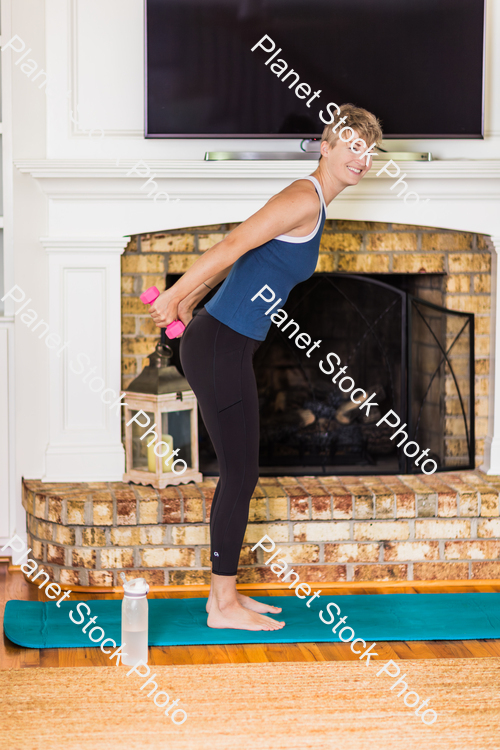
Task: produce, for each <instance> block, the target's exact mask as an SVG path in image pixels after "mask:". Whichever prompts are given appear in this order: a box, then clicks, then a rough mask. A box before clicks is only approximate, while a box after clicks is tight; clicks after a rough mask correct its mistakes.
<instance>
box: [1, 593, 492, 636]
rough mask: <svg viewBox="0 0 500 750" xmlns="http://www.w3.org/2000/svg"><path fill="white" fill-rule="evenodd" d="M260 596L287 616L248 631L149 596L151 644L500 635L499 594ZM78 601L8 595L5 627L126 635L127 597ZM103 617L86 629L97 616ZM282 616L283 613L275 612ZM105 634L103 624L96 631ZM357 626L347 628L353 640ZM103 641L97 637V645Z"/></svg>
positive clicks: (197, 604)
mask: <svg viewBox="0 0 500 750" xmlns="http://www.w3.org/2000/svg"><path fill="white" fill-rule="evenodd" d="M257 598H258V600H259V601H262V602H266V603H267V604H274V605H276V606H279V607H282V608H283V612H282V614H281V615H279V616H278V617H277V619H283V620H285V622H286V625H285V627H284V628H283V629H282V630H277V631H275V632H262V631H259V632H249V631H242V630H229V629H228V630H213V629H211V628H208V627H207V624H206V620H207V616H206V612H205V604H206V601H207V600H206V598H197V599H150V600H149V645H150V646H191V645H197V644H204V645H210V644H226V643H305V642H315V641H316V642H320V643H324V642H327V643H332V642H339V641H340V638H339V635H338V634H339V631H341V630H342V628H344V627H351V628H352V629H353V630H354V633H355V637H356V638H363V640H365V641H366V642H370V643H371V642H372V641H441V640H470V639H477V638H500V593H498V594H496V593H484V594H483V593H470V594H380V595H370V596H368V595H364V596H320V597H318V598H316V599H314V600H313V601H312V602H311V606H310V607H309V608H308V607H307V606H306V601H307V600H306V599H303V600H301V599H298V598H297V597H295V596H293V597H288V596H287V597H283V596H279V597H278V596H275V597H273V596H262V597H257ZM330 602H336V603H337V605H338V606H339V607H340V610H341V613H340V617H344V616H346V615H347V620H346V621H345V623H344V624H342V625H339V627H338V629H337V631H336V632H335V633H333V632H332V627H334V625H335V623H336V622H337V621H338V619H339V616H337V614H336V612H337V610H336V607H334V606H333V605H332V606H331V607H330V608H329V611H330V612H331V613H332V614H333V615H335V619H334V620H332V624H330V625H326V624H325V623H323V622H322V621H321V619H320V617H319V613H320V610H322V611H323V617H324V619H326V620H327V621H329V620H331V617H330V615H329V613H328V610H327V605H328V604H329V603H330ZM77 604H78V600H75V601H68V600H66V601H64V602H61V605H60V607H57V606H56V602H26V601H17V600H12V601H9V602H7V605H6V608H5V615H4V632H5V635H6V636H7V637H8V638H9V640H11V641H12V642H13V643H17V644H18V645H19V646H24V647H26V648H68V647H73V648H76V647H82V646H87V647H88V646H92V645H93V644H92V642H91V641H90V640H89V637H88V632H89V631H90V630H91V629H92V628H93V627H97V626H100V627H101V628H102V629H103V630H104V632H105V634H106V638H112V639H113V640H114V641H115V642H116V644H117V645H120V642H121V625H120V623H121V601H117V600H97V599H96V600H88V601H87V604H88V606H89V607H90V610H91V613H90V614H87V610H86V608H85V607H83V608H81V610H80V611H81V613H82V614H83V615H84V620H83V621H82V623H81V624H80V625H76V624H74V623H73V622H72V621H71V620H70V618H69V613H70V611H71V610H72V611H73V617H74V618H75V619H76V620H79V619H81V618H80V615H79V613H78V612H77V610H76V606H77ZM94 615H97V620H96V621H95V623H94V624H93V625H90V626H89V627H88V628H87V632H86V633H83V632H82V627H84V625H85V623H86V622H87V621H88V619H89V618H90V617H93V616H94ZM275 617H276V616H275ZM98 635H100V632H98V631H96V633H95V634H94V637H97V636H98ZM350 635H351V633H350V631H345V632H344V634H343V638H344V639H347V638H349V636H350ZM96 647H97V644H96Z"/></svg>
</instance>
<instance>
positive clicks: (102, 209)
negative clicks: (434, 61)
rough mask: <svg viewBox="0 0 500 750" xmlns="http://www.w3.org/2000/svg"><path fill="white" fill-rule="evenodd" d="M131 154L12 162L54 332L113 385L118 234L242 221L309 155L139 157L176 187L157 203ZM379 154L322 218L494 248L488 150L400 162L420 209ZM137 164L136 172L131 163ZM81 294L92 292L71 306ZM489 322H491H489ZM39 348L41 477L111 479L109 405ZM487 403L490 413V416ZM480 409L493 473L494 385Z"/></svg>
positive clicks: (496, 443) (119, 462)
mask: <svg viewBox="0 0 500 750" xmlns="http://www.w3.org/2000/svg"><path fill="white" fill-rule="evenodd" d="M136 162H137V160H136V161H133V160H126V161H123V162H122V161H121V160H120V163H119V165H117V163H116V161H115V162H113V161H111V160H103V161H89V160H36V161H25V160H23V161H21V160H20V161H18V162H16V167H17V169H18V170H19V172H20V173H22V174H24V175H30V176H31V177H32V178H33V179H34V180H35V181H36V183H37V184H38V185H39V186H40V188H41V189H42V191H43V192H44V194H45V195H46V197H47V206H48V221H47V226H48V235H47V236H46V237H44V238H43V240H42V244H43V247H44V248H45V251H46V252H47V253H48V255H49V256H50V257H49V299H50V322H51V326H53V327H54V329H55V330H58V331H60V332H61V335H62V337H63V339H64V340H66V338H68V337H70V338H71V337H73V339H78V340H85V342H86V349H85V351H86V353H87V354H88V355H89V357H90V359H91V360H92V362H97V361H98V362H100V370H99V371H100V372H102V375H103V377H104V379H105V380H106V383H107V385H109V387H110V388H113V389H114V390H115V392H117V393H118V389H119V379H120V347H119V341H120V295H119V289H120V263H119V256H120V254H121V253H122V252H123V249H124V248H125V246H126V242H127V239H126V238H127V237H128V236H129V235H131V234H137V233H141V232H150V231H159V230H164V229H174V228H180V227H191V226H203V225H207V224H217V223H219V222H234V221H243V220H244V219H245V218H247V217H248V216H249V215H250V214H252V213H253V212H254V211H256V210H257V209H258V208H260V207H261V206H262V205H263V204H264V203H265V201H266V200H267V199H268V198H269V197H270V196H271V195H273V194H274V193H276V192H277V191H279V190H280V189H282V188H283V187H284V186H285V185H287V184H288V183H289V182H290V181H292V180H293V179H296V178H298V177H301V176H303V175H307V174H310V173H311V172H312V171H314V169H315V168H316V162H315V161H312V162H300V161H299V162H298V161H288V162H283V161H230V162H206V161H201V162H197V161H194V160H191V161H166V160H162V161H159V160H154V161H152V160H150V161H149V162H148V167H149V168H150V173H149V174H150V175H154V179H155V182H156V183H157V188H156V190H160V191H164V192H166V193H168V194H169V196H170V197H171V199H172V200H176V199H179V202H178V203H172V204H171V205H169V204H168V203H165V201H164V199H162V202H161V203H159V204H157V203H155V201H154V200H153V197H152V196H151V197H149V198H148V197H147V196H146V195H145V194H144V191H141V186H142V185H144V183H145V182H146V179H147V178H146V177H144V176H141V177H139V176H138V175H136V174H135V173H134V174H128V173H130V170H131V169H132V168H133V166H134V164H136ZM381 166H382V163H380V162H378V163H375V164H374V166H373V168H372V170H371V172H370V173H369V174H368V175H367V177H366V178H364V180H363V181H362V182H361V183H360V184H359V185H358V186H356V187H354V188H348V189H347V190H346V191H345V192H344V193H342V194H341V195H340V196H338V198H337V199H335V201H333V202H332V203H331V204H330V206H329V208H328V218H342V219H358V220H368V221H386V222H397V223H402V224H413V223H416V224H423V225H425V226H436V227H439V228H445V229H454V230H463V231H474V232H480V233H483V234H492V235H493V236H494V237H495V248H497V249H498V250H500V212H499V211H498V208H499V206H500V161H498V162H497V161H477V162H474V161H463V160H461V161H459V160H457V161H449V162H445V161H434V162H426V163H418V162H417V163H408V164H405V165H404V172H405V173H406V180H407V181H408V183H409V185H411V189H413V190H415V191H416V192H417V193H418V194H419V195H421V196H423V197H426V198H427V197H430V198H431V201H430V203H429V204H428V208H427V209H426V210H425V213H424V212H423V211H422V212H420V211H419V209H418V207H415V205H414V204H405V202H404V200H403V199H402V198H397V197H396V196H394V195H392V194H391V192H390V186H391V185H392V184H393V183H394V181H395V179H394V178H389V177H387V176H386V175H385V174H384V175H380V176H379V177H377V176H376V172H377V171H378V170H379V169H380V168H381ZM401 166H402V167H403V165H402V164H401ZM141 174H142V175H144V170H143V169H141ZM409 189H410V188H409ZM497 265H498V264H495V268H497ZM75 280H78V283H79V284H80V285H81V286H82V288H84V289H85V295H80V294H76V293H75V290H76V288H77V285H76V286H75V283H76V282H75ZM86 298H88V299H91V300H94V301H95V304H92V306H91V309H89V310H87V309H86V311H85V314H84V316H82V314H81V310H82V307H84V306H85V303H86ZM98 301H99V302H98ZM495 301H496V300H495ZM79 311H80V312H79ZM496 314H497V313H496V312H495V316H496ZM495 320H496V317H495ZM68 321H69V322H68ZM68 326H69V327H70V328H72V332H69V330H68ZM90 327H91V329H92V330H90ZM496 330H499V331H500V325H497V326H496ZM499 350H500V348H499ZM103 352H105V353H106V354H105V357H104V358H103ZM50 359H51V361H50V396H49V399H50V403H49V414H50V420H49V443H48V446H47V449H46V452H45V467H46V468H45V473H44V475H43V479H44V480H46V481H71V480H78V481H84V480H98V481H100V480H116V479H119V478H120V477H121V474H122V473H123V470H124V464H123V461H124V457H123V449H122V446H121V439H120V423H119V419H118V417H117V415H114V414H110V413H109V410H107V409H106V408H105V407H104V405H103V404H102V403H100V401H99V399H98V398H97V397H96V396H95V395H94V394H91V393H90V392H89V390H88V388H87V387H86V386H85V385H84V384H83V383H81V382H80V380H79V379H78V378H75V377H74V376H72V374H71V371H70V369H69V358H65V359H57V358H56V357H55V356H51V358H50ZM492 377H494V376H492ZM491 385H492V392H493V393H495V392H498V391H500V389H498V388H497V389H496V391H495V389H494V383H493V381H492V384H491ZM497 401H498V403H497ZM69 415H72V418H71V419H70V417H69ZM92 415H93V416H92ZM494 415H495V417H498V418H496V419H493V416H494ZM491 417H492V418H491V420H490V435H489V438H488V441H487V456H486V468H487V469H488V470H490V471H492V472H494V473H497V472H499V471H500V434H497V430H495V427H494V425H495V423H496V425H498V426H500V396H498V395H497V396H496V397H495V396H493V402H492V414H491ZM79 419H80V420H81V421H80V422H79V421H78V420H79Z"/></svg>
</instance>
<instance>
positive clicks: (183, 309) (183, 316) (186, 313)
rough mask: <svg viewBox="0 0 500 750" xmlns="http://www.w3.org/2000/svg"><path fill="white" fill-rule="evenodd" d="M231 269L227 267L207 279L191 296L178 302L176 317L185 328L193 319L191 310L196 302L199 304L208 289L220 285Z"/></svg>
mask: <svg viewBox="0 0 500 750" xmlns="http://www.w3.org/2000/svg"><path fill="white" fill-rule="evenodd" d="M231 268H232V266H229V268H225V269H224V270H223V271H221V272H220V273H218V274H216V275H215V276H212V277H211V278H209V279H207V281H206V284H205V282H203V283H202V284H200V286H199V287H197V288H196V289H194V291H192V292H191V294H188V296H187V297H184V299H183V300H181V301H180V302H179V305H178V307H177V315H178V316H179V320H182V322H183V323H184V325H185V326H187V324H188V323H189V321H190V320H191V318H192V317H193V310H194V308H195V307H196V305H197V304H198V302H200V301H201V300H202V299H203V297H205V296H206V295H207V294H208V292H209V291H210V289H213V288H214V287H216V286H217V284H220V282H221V281H224V279H225V278H226V276H227V275H228V273H229V272H230V270H231Z"/></svg>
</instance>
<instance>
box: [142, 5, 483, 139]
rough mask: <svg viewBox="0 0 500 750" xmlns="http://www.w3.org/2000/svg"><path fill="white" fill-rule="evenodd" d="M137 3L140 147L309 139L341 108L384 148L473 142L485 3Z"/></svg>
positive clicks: (479, 122)
mask: <svg viewBox="0 0 500 750" xmlns="http://www.w3.org/2000/svg"><path fill="white" fill-rule="evenodd" d="M145 3H146V24H145V29H146V46H145V49H146V137H147V138H200V137H221V138H270V137H271V138H294V137H297V138H317V137H318V136H319V135H320V134H321V132H322V130H323V128H324V126H325V124H326V122H331V121H332V119H333V115H334V114H335V108H334V107H333V104H330V103H335V104H338V105H340V104H343V103H346V102H351V103H353V104H356V105H357V106H359V107H364V108H366V109H368V110H370V111H371V112H373V113H374V114H376V115H377V117H379V118H380V120H381V121H382V125H383V129H384V135H385V137H386V138H481V137H482V136H483V93H484V85H483V80H484V75H483V71H484V36H485V35H484V25H485V0H145ZM308 92H309V93H308ZM317 92H320V93H317ZM329 104H330V109H328V105H329Z"/></svg>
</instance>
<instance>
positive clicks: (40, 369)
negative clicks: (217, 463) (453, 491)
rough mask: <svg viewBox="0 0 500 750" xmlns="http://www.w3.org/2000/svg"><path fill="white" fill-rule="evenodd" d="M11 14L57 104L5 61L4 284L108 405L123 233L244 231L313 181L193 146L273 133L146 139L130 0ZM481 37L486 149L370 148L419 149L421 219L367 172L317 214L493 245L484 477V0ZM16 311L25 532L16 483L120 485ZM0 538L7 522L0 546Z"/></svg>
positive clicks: (496, 87)
mask: <svg viewBox="0 0 500 750" xmlns="http://www.w3.org/2000/svg"><path fill="white" fill-rule="evenodd" d="M24 6H25V3H24V2H19V3H18V4H16V2H14V1H13V0H2V41H3V42H5V39H6V38H10V37H11V36H12V35H13V34H18V35H19V36H20V37H21V38H22V39H23V40H25V42H26V46H27V47H31V48H32V50H33V51H32V53H31V54H32V56H33V58H34V59H35V60H37V62H38V63H39V65H40V66H41V67H43V68H44V70H46V71H47V74H48V76H49V78H50V80H51V81H52V84H53V85H54V86H55V88H56V89H57V90H63V91H67V92H69V94H68V98H63V97H60V98H51V99H49V98H47V97H46V96H45V94H44V92H43V91H40V90H39V89H38V88H37V86H36V84H35V83H34V82H32V81H30V80H29V79H28V78H27V77H26V76H25V75H23V73H22V72H21V70H20V67H16V66H15V60H16V56H15V55H12V54H11V52H10V51H6V52H4V53H2V58H1V62H2V82H3V89H4V103H3V104H4V130H3V138H4V154H5V156H6V157H7V160H8V162H9V163H8V164H6V165H5V166H4V193H5V196H4V203H5V205H4V216H5V289H6V290H7V289H9V288H10V287H12V286H13V285H14V284H17V285H19V286H20V287H21V288H23V289H24V290H25V291H26V293H27V296H28V297H32V298H33V303H32V306H34V308H35V309H36V310H37V312H38V313H39V315H40V316H41V317H43V318H44V320H46V321H48V322H49V325H50V331H51V332H55V333H58V334H59V335H60V336H61V338H62V339H63V340H64V341H66V340H71V341H72V347H73V349H72V351H73V354H74V355H76V353H78V352H85V353H86V354H87V355H88V357H89V359H90V361H91V363H92V364H95V365H96V366H97V372H96V374H98V375H101V376H102V377H103V379H104V380H105V382H106V386H107V387H109V388H112V389H114V391H116V393H119V392H120V371H121V366H120V342H121V336H120V317H121V316H120V256H121V254H122V253H123V250H124V248H125V247H126V244H127V241H128V240H127V238H128V237H130V235H132V234H136V233H141V232H153V231H161V230H166V229H176V228H180V227H192V226H203V225H211V224H218V223H221V222H239V221H243V220H244V219H246V218H247V217H248V216H249V215H250V214H252V213H253V212H255V211H256V210H257V209H258V208H260V207H261V206H262V205H263V204H264V203H265V201H266V200H267V199H268V198H269V197H271V196H272V195H273V194H275V193H276V192H277V191H279V190H280V189H282V188H283V187H284V186H286V185H287V184H289V183H290V182H291V181H292V180H293V179H296V178H298V177H301V176H305V175H307V174H310V173H311V172H312V171H313V170H314V169H315V168H316V164H317V162H315V161H311V162H303V161H292V160H291V161H279V162H273V161H260V162H255V161H254V162H242V161H237V162H236V161H233V162H206V161H204V154H205V152H206V151H214V150H233V151H234V150H253V151H255V150H264V151H266V150H267V151H269V150H273V149H276V142H275V141H273V140H272V139H269V140H258V139H254V140H249V139H247V140H242V141H238V140H236V139H233V140H230V139H215V138H212V139H184V140H183V139H180V140H168V139H167V140H152V139H144V137H143V83H142V75H143V59H142V58H143V28H142V27H143V21H142V13H143V3H142V0H40V2H39V4H33V3H31V4H30V5H29V7H30V13H29V14H28V13H25V12H23V9H24ZM487 29H488V30H487V39H488V41H487V65H486V137H485V139H484V140H471V141H464V140H456V141H453V140H446V141H438V140H434V141H431V140H428V141H426V140H419V141H406V142H405V141H386V142H385V144H384V145H385V148H390V150H391V151H392V150H414V151H431V152H432V153H433V154H434V155H435V156H436V157H437V158H436V160H435V161H432V162H425V163H401V167H402V172H404V173H406V177H405V180H406V181H407V182H408V184H409V190H412V191H415V192H417V193H418V194H419V195H420V196H421V197H422V198H423V199H425V198H430V199H431V200H430V203H429V204H428V207H427V208H426V209H425V210H423V211H421V212H420V211H419V209H418V208H416V207H415V206H414V205H413V204H405V202H404V201H403V199H402V198H397V197H396V196H395V195H394V193H393V192H391V191H390V189H389V188H390V186H391V185H392V184H393V183H394V181H395V180H394V179H393V178H389V177H387V176H385V175H383V176H380V177H376V171H377V168H378V167H377V164H375V165H374V167H373V168H372V170H371V172H370V173H369V174H368V175H367V176H366V177H365V178H364V179H363V180H362V182H361V183H360V185H359V186H357V187H355V188H349V189H347V190H346V191H345V192H344V193H342V194H341V195H340V196H339V197H338V198H337V199H336V200H335V201H333V202H332V204H331V205H330V206H329V209H328V218H331V219H333V218H338V219H353V220H365V221H380V222H397V223H402V224H417V225H426V226H435V227H438V228H447V229H454V230H462V231H471V232H479V233H483V234H487V235H491V236H492V238H493V243H492V254H493V261H494V265H493V278H494V289H493V293H492V294H493V312H492V318H493V320H492V322H493V324H494V325H493V334H492V335H493V341H494V346H493V347H492V350H493V353H492V358H491V372H492V374H491V376H490V377H491V388H490V393H491V396H490V398H491V408H490V414H489V437H488V440H487V447H486V455H485V464H484V466H485V469H486V470H488V471H490V472H491V473H495V474H498V473H500V374H499V375H498V378H497V379H498V383H496V376H495V367H494V351H495V349H496V350H497V351H500V340H499V337H500V306H499V305H498V304H497V296H496V288H497V286H498V279H497V274H498V273H499V268H500V266H499V264H498V263H497V256H498V253H499V252H500V44H499V43H498V42H499V40H500V0H489V2H488V26H487ZM264 33H266V29H263V34H264ZM495 40H496V42H497V44H496V45H495V44H494V41H495ZM11 90H12V92H13V93H12V94H11V93H10V92H11ZM6 95H7V96H9V97H10V99H8V100H5V96H6ZM332 98H333V95H332ZM71 112H74V113H77V116H73V117H71ZM90 128H102V130H103V132H104V137H103V138H102V139H99V138H98V137H97V134H96V135H95V136H94V137H92V138H89V137H88V135H87V133H88V131H89V129H90ZM95 132H96V133H97V131H95ZM278 147H279V148H280V150H293V151H298V150H299V142H298V140H294V139H290V140H280V141H279V143H278ZM4 158H5V157H4ZM138 160H143V161H144V162H146V163H147V165H148V167H149V169H150V172H149V175H150V176H151V175H154V178H153V179H154V180H155V182H156V183H157V185H158V188H157V189H158V190H161V191H165V192H166V193H168V194H169V195H170V196H171V197H172V199H177V198H178V199H180V201H179V202H178V203H175V204H167V205H165V204H163V203H155V202H154V200H153V198H152V197H149V198H148V197H147V196H146V195H145V190H144V189H142V190H141V186H143V184H144V182H145V181H146V179H147V178H146V177H139V176H138V175H127V173H129V172H130V170H131V169H132V167H133V166H134V164H136V163H137V161H138ZM9 186H10V187H9ZM9 191H10V192H9ZM15 310H16V306H15V305H14V304H12V303H11V302H9V301H7V304H6V307H5V317H4V319H3V323H2V325H0V328H5V329H6V331H7V333H8V336H9V341H8V346H9V347H10V349H9V351H10V352H11V354H10V355H9V356H10V359H9V362H10V367H11V369H10V376H9V377H10V381H9V382H10V385H9V389H10V390H9V393H10V396H11V404H12V406H11V410H10V412H9V430H10V432H9V435H10V436H11V438H10V439H9V445H10V451H11V453H10V464H9V466H10V469H9V471H10V479H9V485H10V488H11V489H10V492H11V495H12V497H11V500H10V501H9V508H10V515H9V518H10V520H9V522H8V528H9V530H10V533H12V532H13V531H14V530H18V531H19V532H20V533H21V534H22V533H23V527H24V515H23V512H22V510H21V505H20V487H21V477H22V476H24V477H25V478H33V479H40V478H43V480H45V481H108V480H110V481H113V480H120V479H121V477H122V474H123V471H124V451H123V446H122V443H121V429H120V417H119V416H118V415H116V414H115V413H114V412H112V411H111V410H110V409H109V408H108V407H107V406H106V405H104V404H103V403H102V402H101V401H100V398H99V396H98V395H96V394H93V393H92V392H91V391H90V390H89V389H88V387H87V385H86V384H85V383H83V382H82V380H81V377H78V376H76V375H75V374H74V373H73V372H72V371H71V368H70V361H71V356H69V357H68V356H67V353H65V356H61V357H59V358H58V357H57V356H56V354H55V352H51V351H49V350H48V349H47V348H46V347H45V346H44V344H43V342H42V341H39V340H38V339H37V338H36V336H35V334H33V333H32V332H31V331H30V330H29V329H28V328H27V327H26V326H25V325H23V323H22V322H21V321H20V317H14V313H15ZM497 321H498V323H497ZM0 333H1V331H0ZM2 340H3V339H2ZM14 384H15V389H14ZM0 385H1V377H0ZM0 397H2V394H1V393H0ZM0 443H1V436H0ZM14 495H15V498H14ZM2 503H3V506H6V505H7V503H5V501H2V502H1V503H0V505H2ZM0 510H1V508H0ZM3 529H5V531H3ZM4 534H7V530H6V528H5V524H4V526H2V527H0V541H1V539H2V538H3V536H4Z"/></svg>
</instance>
